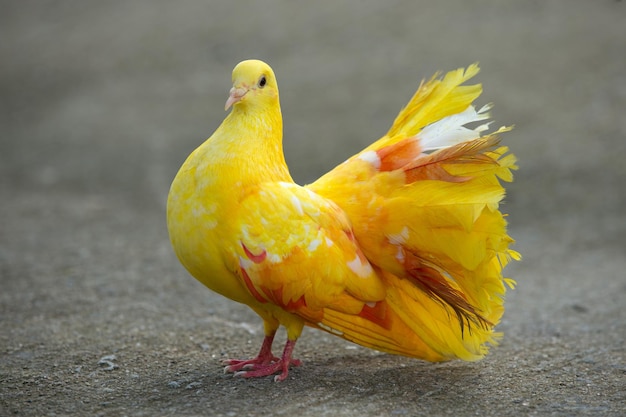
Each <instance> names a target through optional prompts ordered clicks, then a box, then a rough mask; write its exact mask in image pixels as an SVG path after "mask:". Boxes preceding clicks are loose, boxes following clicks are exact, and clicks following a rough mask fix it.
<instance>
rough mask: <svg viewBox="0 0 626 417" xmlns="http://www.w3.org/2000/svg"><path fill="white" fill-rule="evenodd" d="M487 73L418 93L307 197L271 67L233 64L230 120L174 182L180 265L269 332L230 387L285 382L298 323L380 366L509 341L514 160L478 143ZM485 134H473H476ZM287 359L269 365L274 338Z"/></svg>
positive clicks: (237, 365) (472, 356)
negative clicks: (292, 165) (509, 210)
mask: <svg viewBox="0 0 626 417" xmlns="http://www.w3.org/2000/svg"><path fill="white" fill-rule="evenodd" d="M478 71H479V69H478V65H476V64H474V65H470V66H469V67H468V68H467V69H463V68H460V69H457V70H455V71H451V72H449V73H447V74H446V75H445V76H443V77H441V76H440V75H438V74H437V75H435V76H434V77H433V78H431V79H430V80H429V81H423V82H422V83H421V85H420V87H419V89H418V90H417V92H416V93H415V95H414V96H413V98H412V99H411V101H410V102H409V103H408V105H407V106H406V107H405V108H404V109H403V110H402V111H401V112H400V114H399V115H398V117H397V118H396V120H395V121H394V123H393V125H392V126H391V129H390V130H389V132H388V133H387V134H386V135H385V136H383V137H382V138H381V139H379V140H378V141H376V142H374V143H373V144H372V145H370V146H369V147H367V148H366V149H364V150H363V151H361V152H359V153H357V154H356V155H354V156H352V157H351V158H349V159H348V160H347V161H345V162H344V163H342V164H340V165H339V166H337V167H336V168H334V169H333V170H332V171H330V172H329V173H327V174H325V175H324V176H322V177H321V178H320V179H318V180H317V181H315V182H314V183H312V184H310V185H307V186H300V185H297V184H295V183H294V181H293V180H292V178H291V175H290V174H289V170H288V168H287V164H286V163H285V158H284V155H283V147H282V133H283V132H282V130H283V126H282V115H281V110H280V103H279V97H278V86H277V83H276V77H275V75H274V71H273V70H272V68H271V67H270V66H269V65H267V64H266V63H264V62H262V61H258V60H248V61H243V62H241V63H239V64H238V65H237V66H236V67H235V69H234V70H233V74H232V81H233V87H232V89H231V90H230V95H229V97H228V100H227V101H226V109H229V108H231V107H232V111H231V112H230V114H229V115H228V116H227V117H226V118H225V119H224V121H223V122H222V124H221V125H220V126H219V128H218V129H217V130H216V131H215V133H213V135H212V136H211V137H210V138H209V139H208V140H207V141H206V142H204V143H203V144H202V145H200V146H199V147H198V148H197V149H196V150H195V151H193V152H192V153H191V155H189V157H188V158H187V160H186V161H185V163H184V164H183V166H182V167H181V168H180V170H179V172H178V174H177V175H176V178H175V179H174V181H173V183H172V186H171V189H170V193H169V197H168V202H167V225H168V229H169V234H170V239H171V243H172V245H173V248H174V251H175V252H176V255H177V256H178V258H179V259H180V262H181V263H182V264H183V265H184V266H185V268H186V269H187V270H188V271H189V272H190V273H191V275H193V276H194V277H195V278H196V279H198V280H199V281H200V282H201V283H203V284H204V285H206V286H207V287H208V288H210V289H211V290H213V291H215V292H217V293H219V294H221V295H223V296H225V297H228V298H230V299H232V300H234V301H237V302H239V303H243V304H246V305H248V306H249V307H250V308H252V310H254V311H255V312H256V313H257V314H258V315H259V316H261V318H262V319H263V323H264V330H265V338H264V341H263V344H262V347H261V350H260V351H259V354H258V355H257V356H256V357H254V358H252V359H250V360H234V359H231V360H227V361H224V362H225V364H227V365H228V366H226V368H225V372H233V373H234V374H235V376H242V377H262V376H268V375H274V374H278V375H276V376H275V378H274V379H275V380H276V381H282V380H284V379H285V378H286V377H287V375H288V372H289V368H290V366H298V365H300V361H299V360H297V359H294V358H293V357H292V352H293V349H294V346H295V344H296V341H297V339H298V337H299V336H300V334H301V333H302V330H303V327H304V326H305V325H307V326H310V327H314V328H317V329H320V330H323V331H326V332H328V333H330V334H333V335H335V336H339V337H341V338H344V339H346V340H349V341H351V342H354V343H357V344H359V345H362V346H366V347H368V348H372V349H376V350H379V351H383V352H389V353H394V354H399V355H405V356H410V357H414V358H419V359H423V360H428V361H445V360H450V359H454V358H460V359H464V360H470V361H471V360H477V359H479V358H481V357H483V356H484V355H485V354H486V353H487V350H488V346H489V345H493V344H495V343H496V342H497V339H498V338H499V337H500V334H499V333H494V326H495V325H496V324H497V323H498V322H499V320H500V317H501V316H502V314H503V311H504V307H503V297H504V294H505V291H506V288H505V284H508V285H509V286H511V287H512V286H513V283H514V282H513V281H512V280H510V279H508V278H503V276H502V270H503V268H504V266H506V264H507V263H508V262H509V261H510V260H511V259H516V260H517V259H520V256H519V254H518V253H517V252H515V251H514V250H511V249H509V245H511V244H512V243H513V239H511V238H510V237H509V236H508V235H507V232H506V221H505V218H504V215H503V214H502V213H501V212H500V211H499V209H498V205H499V202H500V201H501V200H502V198H503V197H504V194H505V191H504V188H503V187H502V185H501V180H503V181H511V180H512V174H511V170H512V169H516V168H517V167H516V166H515V162H516V159H515V157H514V156H513V155H512V154H510V153H508V148H507V147H505V146H500V145H499V139H498V137H497V135H498V134H499V133H502V132H504V131H506V130H508V128H505V127H503V128H500V129H499V130H498V131H496V132H494V133H491V134H483V132H485V131H486V130H487V129H488V125H489V123H482V124H480V125H478V126H477V127H473V128H470V127H466V126H467V125H468V124H471V123H473V122H481V121H484V120H486V119H488V118H489V114H488V110H489V106H484V107H482V108H481V109H479V110H476V108H475V107H474V106H472V102H473V101H474V99H476V98H477V97H478V96H479V95H480V93H481V91H482V87H481V85H461V84H463V83H464V82H465V81H467V80H468V79H470V78H471V77H473V76H474V75H476V74H477V73H478ZM475 125H476V123H474V126H475ZM281 325H282V326H284V327H285V328H286V331H287V342H286V345H285V348H284V350H283V353H282V355H281V356H280V357H276V356H274V355H273V353H272V342H273V339H274V335H275V334H276V331H277V329H278V328H279V326H281Z"/></svg>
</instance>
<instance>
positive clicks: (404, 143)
mask: <svg viewBox="0 0 626 417" xmlns="http://www.w3.org/2000/svg"><path fill="white" fill-rule="evenodd" d="M420 152H422V147H421V146H420V144H419V142H418V141H417V140H416V139H415V138H406V139H403V140H401V141H400V142H396V143H394V144H393V145H389V146H385V147H384V148H382V149H379V150H378V151H376V153H377V154H378V157H379V158H380V168H378V169H379V171H394V170H396V169H400V168H402V167H404V166H405V165H407V164H408V163H410V162H411V161H413V160H414V159H415V158H417V157H418V156H419V154H420Z"/></svg>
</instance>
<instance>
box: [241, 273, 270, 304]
mask: <svg viewBox="0 0 626 417" xmlns="http://www.w3.org/2000/svg"><path fill="white" fill-rule="evenodd" d="M239 269H240V270H241V276H242V277H243V282H244V283H245V284H246V287H248V290H249V291H250V293H251V294H252V295H253V296H254V298H256V299H257V300H258V301H260V302H262V303H267V300H266V299H265V298H263V296H262V295H261V294H260V293H259V292H258V291H257V289H256V287H255V286H254V284H252V280H251V279H250V276H249V275H248V273H247V272H246V270H245V269H243V268H239Z"/></svg>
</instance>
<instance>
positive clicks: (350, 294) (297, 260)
mask: <svg viewBox="0 0 626 417" xmlns="http://www.w3.org/2000/svg"><path fill="white" fill-rule="evenodd" d="M237 213H238V215H237V225H236V230H237V232H238V238H237V241H235V242H234V243H233V244H232V245H231V248H230V258H231V268H232V269H233V272H234V273H235V275H236V276H238V277H239V279H241V281H242V282H243V284H244V286H245V287H246V288H247V289H248V291H249V292H250V293H251V295H252V296H253V297H254V298H256V299H257V301H259V302H260V303H262V304H265V303H272V304H274V305H277V306H280V307H281V308H282V309H284V310H286V311H289V312H292V313H295V314H298V315H300V316H302V317H304V318H305V319H306V320H307V321H312V320H317V318H319V317H321V315H322V314H323V313H322V309H325V308H330V309H334V310H337V311H341V312H343V313H349V314H358V313H359V312H360V311H361V310H362V309H363V306H364V305H365V304H366V303H371V302H376V301H379V300H382V299H384V298H385V287H384V286H383V283H382V282H381V280H380V277H379V276H378V274H377V272H376V271H375V270H374V268H373V267H372V266H371V265H370V263H369V261H368V260H367V258H366V257H365V255H363V253H362V252H361V250H360V249H359V247H358V244H357V243H356V241H355V238H354V235H353V232H352V228H351V225H350V222H349V220H348V218H347V217H346V215H345V214H344V213H343V211H342V210H341V209H340V208H339V207H338V206H336V205H335V204H334V203H332V202H331V201H330V200H327V199H325V198H323V197H321V196H319V195H317V194H315V193H314V192H312V191H310V190H308V189H305V188H303V187H300V186H298V185H296V184H293V183H286V182H278V183H264V184H261V185H260V186H259V187H257V188H255V189H254V190H253V191H252V192H250V193H249V194H248V195H247V196H246V197H245V198H244V199H243V201H242V202H241V204H240V206H239V208H238V210H237Z"/></svg>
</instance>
